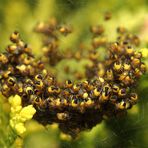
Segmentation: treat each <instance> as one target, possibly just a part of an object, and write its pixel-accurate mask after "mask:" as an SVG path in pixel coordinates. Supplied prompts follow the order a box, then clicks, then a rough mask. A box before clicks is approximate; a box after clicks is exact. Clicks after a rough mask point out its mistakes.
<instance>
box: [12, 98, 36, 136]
mask: <svg viewBox="0 0 148 148" xmlns="http://www.w3.org/2000/svg"><path fill="white" fill-rule="evenodd" d="M9 103H10V105H11V112H10V126H11V127H12V128H13V129H14V130H15V131H16V132H17V134H18V135H21V134H23V133H24V132H25V131H26V128H25V125H24V123H25V122H26V121H27V120H30V119H32V117H33V115H34V114H35V112H36V110H35V108H34V107H33V106H32V105H28V106H26V107H22V100H21V97H20V96H18V95H15V96H11V97H9Z"/></svg>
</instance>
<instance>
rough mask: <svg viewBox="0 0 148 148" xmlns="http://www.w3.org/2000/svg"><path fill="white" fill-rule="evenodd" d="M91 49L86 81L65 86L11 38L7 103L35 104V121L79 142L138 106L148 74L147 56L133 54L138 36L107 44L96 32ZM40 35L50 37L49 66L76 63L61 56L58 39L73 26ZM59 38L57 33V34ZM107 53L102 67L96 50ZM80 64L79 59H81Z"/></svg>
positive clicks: (2, 84) (0, 81)
mask: <svg viewBox="0 0 148 148" xmlns="http://www.w3.org/2000/svg"><path fill="white" fill-rule="evenodd" d="M90 30H91V33H92V34H93V36H92V49H91V50H88V51H87V54H83V51H82V50H80V51H79V59H80V58H81V56H82V55H85V56H86V57H85V58H87V59H89V60H90V61H91V63H92V64H91V65H88V66H86V67H85V68H86V70H85V78H86V80H85V81H78V82H72V81H71V80H67V81H66V82H63V83H62V84H60V83H58V82H57V80H56V78H54V77H53V76H51V74H50V72H49V71H48V70H47V68H45V64H46V63H44V62H43V61H42V60H41V59H37V58H35V56H34V54H33V53H32V51H31V49H30V47H29V46H28V45H27V44H25V43H24V41H22V40H21V38H20V35H19V33H18V32H16V31H15V32H14V33H12V34H11V36H10V40H11V42H12V44H11V45H9V46H8V47H7V48H6V50H5V52H4V53H1V54H0V91H1V92H2V94H3V95H4V96H6V97H9V96H11V95H15V94H18V95H20V96H21V97H22V102H23V106H26V105H29V104H32V105H33V106H34V107H35V109H36V114H35V115H34V119H36V120H37V121H38V122H40V123H42V124H43V125H47V124H52V123H58V124H59V128H60V129H61V130H62V131H63V132H65V133H67V134H70V135H71V136H72V137H75V136H76V135H77V134H78V133H79V132H81V131H83V130H87V129H91V128H92V127H94V126H95V125H96V124H98V123H100V122H101V121H102V120H103V119H104V117H109V118H110V117H113V116H116V117H118V116H120V115H122V114H124V113H126V110H127V109H130V108H131V107H132V106H133V105H134V104H136V103H137V100H138V95H137V93H136V92H135V88H136V83H137V80H138V79H139V78H140V76H141V75H142V74H143V73H144V72H145V71H146V67H145V65H144V63H143V62H142V61H141V58H142V55H141V53H140V52H136V51H135V50H134V47H135V46H138V44H139V39H138V37H137V36H135V35H132V34H130V33H128V32H127V30H126V29H125V28H121V27H119V28H118V29H117V32H118V37H117V40H116V42H107V40H106V39H105V37H104V35H103V32H104V28H103V26H102V25H98V26H93V27H91V29H90ZM35 31H37V32H39V33H42V34H44V35H45V38H44V41H43V46H44V50H43V51H44V53H45V56H46V58H49V63H48V64H49V65H51V66H55V65H56V64H57V63H58V62H60V60H62V59H63V58H69V57H70V58H76V57H77V56H75V55H74V56H72V55H69V53H68V54H66V53H65V54H64V56H63V55H62V56H61V54H60V53H59V52H58V46H59V45H58V44H57V43H58V37H57V34H58V33H62V34H64V35H67V34H68V33H71V28H69V27H68V26H61V27H58V26H57V22H56V21H52V23H51V22H50V23H41V24H38V26H37V27H36V28H35ZM57 32H58V33H57ZM99 47H104V48H105V49H106V51H107V53H106V57H105V59H104V60H103V61H100V60H99V56H100V55H98V53H97V49H98V48H99ZM77 59H78V58H77Z"/></svg>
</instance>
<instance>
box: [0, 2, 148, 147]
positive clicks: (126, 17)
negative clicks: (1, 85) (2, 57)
mask: <svg viewBox="0 0 148 148" xmlns="http://www.w3.org/2000/svg"><path fill="white" fill-rule="evenodd" d="M106 11H110V12H111V13H112V19H111V20H110V21H109V22H107V23H104V24H103V25H104V26H105V28H106V34H107V35H108V38H109V39H110V40H114V39H115V37H116V31H115V29H116V27H117V26H124V27H127V28H128V29H129V30H130V31H131V32H134V33H136V34H137V35H139V37H140V39H141V47H139V48H146V47H148V1H147V0H133V1H132V0H120V1H119V0H110V1H104V0H0V51H3V50H4V49H5V47H6V45H7V44H8V43H9V35H10V34H11V33H12V32H13V31H14V30H18V31H19V32H20V33H21V36H22V38H23V39H24V40H25V41H26V42H28V43H29V44H30V46H31V47H32V49H33V52H34V53H35V54H36V55H37V56H41V53H40V48H41V38H40V36H38V35H37V34H36V33H35V32H33V28H34V26H35V25H36V23H37V22H39V21H46V20H48V19H49V18H52V17H56V18H57V19H58V20H59V21H61V22H63V23H67V24H70V25H72V26H73V27H74V33H73V34H71V35H69V36H68V37H66V39H65V38H62V39H61V40H62V42H61V49H64V48H72V49H74V50H77V48H76V47H77V45H78V44H79V43H80V42H84V43H86V44H87V42H88V38H89V34H88V28H89V26H90V25H93V24H100V23H103V19H102V15H103V13H104V12H106ZM145 62H146V63H147V65H148V59H145ZM69 63H70V64H71V66H72V67H76V68H77V66H75V64H74V63H72V62H69ZM55 69H56V70H57V71H58V72H60V74H61V75H59V76H58V78H59V79H63V78H66V77H67V75H66V74H65V73H63V69H62V64H61V65H59V66H57V67H55ZM78 70H80V68H78ZM68 77H70V78H72V76H69V75H68ZM147 90H148V75H147V74H145V75H144V76H143V77H142V78H141V80H140V82H139V83H138V89H137V91H138V94H139V96H140V100H139V102H138V104H137V105H136V106H135V107H133V108H132V109H131V110H130V111H128V115H127V116H126V117H123V118H121V119H111V120H107V121H103V122H102V123H101V124H99V125H97V126H96V127H94V128H93V129H92V130H91V131H86V132H82V133H81V134H80V135H79V136H78V138H76V139H75V140H71V138H70V137H69V136H66V135H64V134H63V133H61V132H60V131H59V130H58V127H57V125H56V124H54V125H49V126H48V127H43V126H42V125H40V124H38V123H37V122H35V121H30V122H28V123H27V125H26V126H27V133H26V134H25V135H24V140H22V138H21V137H20V138H17V140H16V141H15V143H14V145H13V146H12V147H14V148H15V147H16V148H19V147H24V148H73V147H74V148H83V147H86V148H94V147H95V148H112V147H113V148H147V147H148V91H147ZM8 107H9V106H8V104H7V103H6V101H5V100H4V99H3V98H2V97H1V99H0V148H1V147H2V148H3V144H4V138H5V136H6V135H5V131H6V126H7V124H8V114H9V113H8V111H7V108H8Z"/></svg>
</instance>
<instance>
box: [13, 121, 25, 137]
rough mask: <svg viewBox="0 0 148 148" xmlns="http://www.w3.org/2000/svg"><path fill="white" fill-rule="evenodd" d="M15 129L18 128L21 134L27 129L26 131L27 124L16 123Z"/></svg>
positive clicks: (17, 130)
mask: <svg viewBox="0 0 148 148" xmlns="http://www.w3.org/2000/svg"><path fill="white" fill-rule="evenodd" d="M15 130H16V132H17V133H18V134H19V135H21V134H23V133H24V132H25V131H26V128H25V126H24V123H21V122H20V123H17V124H16V125H15Z"/></svg>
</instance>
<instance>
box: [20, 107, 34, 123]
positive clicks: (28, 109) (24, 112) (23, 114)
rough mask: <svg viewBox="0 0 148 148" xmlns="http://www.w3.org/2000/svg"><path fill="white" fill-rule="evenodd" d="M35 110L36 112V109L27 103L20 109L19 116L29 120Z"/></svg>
mask: <svg viewBox="0 0 148 148" xmlns="http://www.w3.org/2000/svg"><path fill="white" fill-rule="evenodd" d="M35 112H36V110H35V109H34V107H33V106H32V105H28V106H26V107H24V108H23V109H22V110H21V112H20V116H21V117H22V118H23V119H24V120H30V119H31V118H32V117H33V115H34V114H35Z"/></svg>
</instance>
